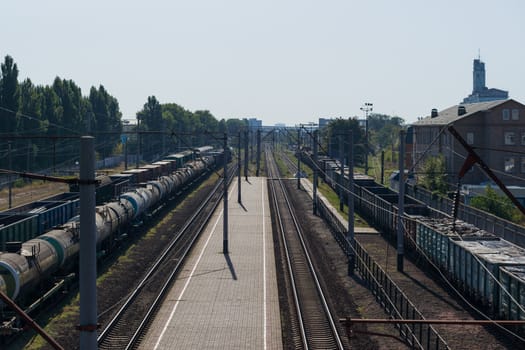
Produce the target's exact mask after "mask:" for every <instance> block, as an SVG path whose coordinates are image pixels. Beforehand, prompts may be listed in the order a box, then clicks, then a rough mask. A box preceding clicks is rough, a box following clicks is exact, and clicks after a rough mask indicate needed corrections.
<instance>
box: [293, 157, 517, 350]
mask: <svg viewBox="0 0 525 350" xmlns="http://www.w3.org/2000/svg"><path fill="white" fill-rule="evenodd" d="M303 154H304V153H303ZM307 157H309V155H307ZM309 158H310V160H312V159H311V157H309ZM312 164H315V162H312ZM315 166H316V168H317V169H318V171H320V172H321V173H322V174H324V175H325V176H326V173H325V172H324V171H323V170H322V169H321V168H320V167H319V166H318V165H315ZM334 183H335V185H336V186H338V187H339V186H340V187H341V188H342V189H343V191H344V192H346V193H350V192H351V193H352V194H353V196H355V198H359V199H360V200H361V201H364V202H365V203H367V204H369V205H371V206H373V207H375V208H376V209H379V210H382V211H384V212H386V213H388V214H391V215H394V214H396V213H395V212H394V211H390V210H388V209H386V208H382V207H380V206H379V205H377V204H376V203H373V202H371V201H368V200H366V199H365V198H363V197H361V196H359V195H357V193H356V192H355V191H354V190H348V189H347V188H346V187H344V186H342V185H340V184H339V183H338V181H334ZM403 217H404V218H405V219H409V220H410V219H411V218H409V217H408V216H406V214H404V216H403ZM403 228H404V231H405V233H406V232H409V230H408V228H407V227H406V226H405V224H404V223H403ZM456 235H457V236H458V237H460V239H462V238H461V236H460V235H459V234H458V233H456ZM405 236H406V237H409V239H410V240H411V241H412V242H413V243H414V245H415V246H416V247H417V248H418V250H419V251H420V252H421V253H423V256H424V257H425V259H426V260H427V261H428V262H429V263H430V264H431V265H432V266H433V267H434V268H436V269H437V270H438V271H439V274H440V276H441V277H442V278H443V279H444V281H445V282H446V283H447V285H449V286H450V287H451V288H452V289H453V290H454V291H455V292H456V293H457V294H458V295H459V296H460V298H461V299H462V300H463V301H464V302H465V303H467V305H469V307H471V308H472V309H473V310H475V311H476V312H478V313H479V314H480V315H482V316H483V317H485V318H486V319H487V320H492V319H491V318H490V317H488V316H487V315H485V314H484V313H483V312H482V311H481V310H479V309H478V308H476V307H475V306H474V305H472V304H471V303H470V302H468V300H467V299H466V298H465V297H464V296H463V294H461V292H460V291H459V290H457V289H456V288H454V287H453V285H452V282H451V281H449V280H448V279H447V278H446V276H445V275H444V274H443V273H442V272H441V270H440V269H439V268H438V267H437V266H436V265H435V264H434V262H433V261H432V260H431V259H430V257H428V255H427V254H425V253H424V252H423V250H422V249H421V248H420V247H419V245H418V244H417V243H416V242H415V241H414V240H413V238H412V237H410V235H407V234H405ZM520 249H521V248H520ZM473 256H474V257H475V259H476V260H477V261H478V263H479V265H480V266H481V267H482V268H483V269H484V270H486V272H487V273H488V274H489V276H491V278H492V279H493V280H494V282H495V283H496V284H497V285H499V286H500V288H501V289H502V290H503V292H504V293H505V294H507V296H509V298H510V299H511V300H513V301H514V302H515V303H516V305H518V307H519V308H520V309H521V311H522V312H524V313H525V308H524V307H523V306H522V305H520V304H519V302H518V301H517V300H516V299H515V298H514V297H513V296H512V295H511V294H510V292H509V291H508V290H507V289H506V288H505V287H504V286H503V285H502V284H501V283H500V282H499V280H498V279H497V278H496V277H495V276H494V275H493V274H492V272H490V271H489V270H488V268H487V267H486V266H485V265H484V264H483V263H481V261H480V260H479V258H478V257H477V256H475V255H473ZM495 324H496V325H497V326H498V327H500V328H502V329H504V330H505V331H506V332H508V333H509V334H512V335H514V336H516V337H517V338H518V339H520V340H521V341H524V342H525V338H522V337H521V336H519V335H518V334H516V333H514V332H512V331H511V330H509V329H507V328H505V327H503V326H501V325H499V324H497V322H495Z"/></svg>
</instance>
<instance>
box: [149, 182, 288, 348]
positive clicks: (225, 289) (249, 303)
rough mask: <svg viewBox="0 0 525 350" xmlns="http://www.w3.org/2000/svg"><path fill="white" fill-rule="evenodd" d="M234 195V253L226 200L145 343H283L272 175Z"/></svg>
mask: <svg viewBox="0 0 525 350" xmlns="http://www.w3.org/2000/svg"><path fill="white" fill-rule="evenodd" d="M241 186H242V188H241V195H242V205H240V204H239V203H237V197H238V192H237V182H236V181H234V182H233V183H232V185H231V187H230V191H229V193H230V195H229V205H228V212H229V218H228V223H229V225H228V226H229V254H227V255H225V254H223V249H222V248H223V220H222V214H223V207H222V205H221V206H219V208H218V210H217V211H216V213H215V214H214V215H213V218H212V220H211V222H210V224H209V225H208V227H207V229H206V231H205V232H204V233H203V235H202V236H201V237H200V239H199V242H198V243H197V246H196V247H195V248H194V250H193V252H192V254H191V257H190V258H189V259H188V261H187V262H186V264H185V266H184V268H183V271H182V273H181V275H180V276H179V278H178V280H177V282H176V283H175V285H174V287H173V288H172V290H171V292H170V294H169V296H168V297H167V299H166V301H165V303H164V305H163V307H162V308H161V311H160V313H159V314H158V315H157V318H156V319H155V321H154V323H153V325H152V327H151V328H150V332H149V333H148V334H147V335H146V337H145V338H144V340H143V342H142V344H141V347H140V348H141V349H148V350H149V349H199V350H200V349H225V348H227V349H282V338H281V322H280V312H279V298H278V293H277V280H276V275H275V261H274V252H273V239H272V226H271V219H270V209H269V206H268V194H267V186H266V178H256V177H250V178H248V182H246V181H244V178H242V183H241Z"/></svg>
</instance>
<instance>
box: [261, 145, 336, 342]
mask: <svg viewBox="0 0 525 350" xmlns="http://www.w3.org/2000/svg"><path fill="white" fill-rule="evenodd" d="M265 153H266V168H267V171H268V176H269V178H270V180H269V183H270V196H271V201H272V205H273V206H274V209H275V214H276V217H277V228H278V231H279V233H280V235H281V240H282V245H283V249H282V250H283V251H284V253H285V256H286V265H287V271H288V278H289V287H290V289H291V294H292V295H293V299H294V306H295V310H294V311H292V314H294V315H295V317H294V318H295V319H294V320H292V322H293V326H292V327H291V328H292V329H293V333H294V334H293V342H294V344H293V346H294V348H296V349H310V348H311V349H344V348H345V346H344V339H343V338H342V337H341V335H340V330H339V329H338V326H337V323H336V321H335V320H336V319H337V318H336V316H335V315H334V314H333V313H332V311H331V310H330V307H329V305H328V301H327V298H326V297H325V293H324V292H323V290H322V288H321V283H320V280H319V278H318V276H317V273H316V270H315V268H314V266H313V263H312V259H311V258H310V255H309V251H308V249H307V245H306V243H305V240H304V238H303V233H302V230H301V227H300V225H299V223H298V220H297V217H296V214H295V212H294V210H293V208H292V206H291V204H290V200H289V198H288V194H287V191H286V189H285V186H284V184H283V181H282V180H281V178H280V177H279V171H278V169H277V165H276V163H275V159H274V158H273V153H272V150H271V149H270V148H269V147H268V148H267V149H266V152H265Z"/></svg>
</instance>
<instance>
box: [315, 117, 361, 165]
mask: <svg viewBox="0 0 525 350" xmlns="http://www.w3.org/2000/svg"><path fill="white" fill-rule="evenodd" d="M350 130H352V138H353V141H354V145H353V147H354V161H355V162H358V163H362V164H364V150H365V147H364V144H365V133H364V130H363V128H361V127H360V126H359V121H358V120H357V118H349V119H343V118H337V119H334V120H332V121H331V122H330V123H329V124H328V127H327V128H325V129H324V130H323V135H322V139H324V140H325V141H324V142H323V144H322V147H323V148H324V150H325V151H327V152H329V153H330V155H331V156H333V157H340V151H341V150H339V137H342V138H343V140H344V141H343V144H346V143H347V138H348V137H347V135H348V131H350ZM346 147H348V146H345V149H346ZM342 151H343V152H345V153H344V154H346V151H344V150H342Z"/></svg>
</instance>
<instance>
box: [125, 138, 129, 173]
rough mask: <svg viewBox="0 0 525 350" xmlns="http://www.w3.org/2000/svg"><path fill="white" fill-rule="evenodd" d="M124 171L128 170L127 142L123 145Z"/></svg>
mask: <svg viewBox="0 0 525 350" xmlns="http://www.w3.org/2000/svg"><path fill="white" fill-rule="evenodd" d="M124 170H128V140H127V139H126V142H125V143H124Z"/></svg>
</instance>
